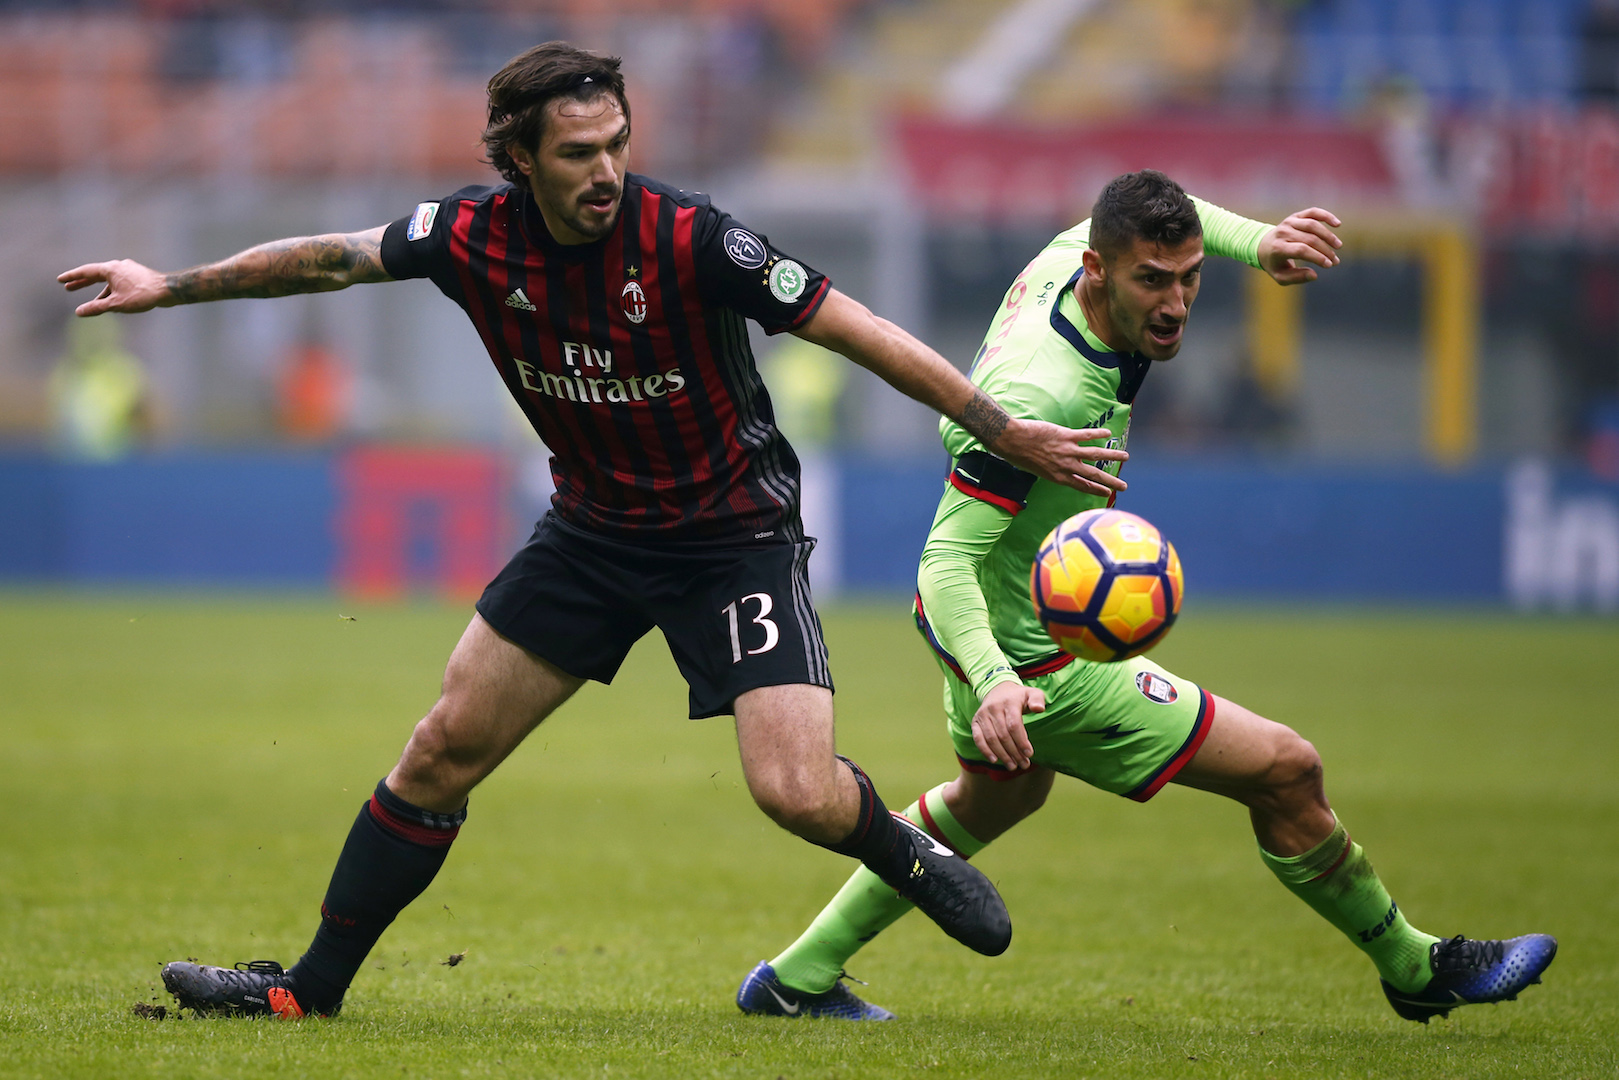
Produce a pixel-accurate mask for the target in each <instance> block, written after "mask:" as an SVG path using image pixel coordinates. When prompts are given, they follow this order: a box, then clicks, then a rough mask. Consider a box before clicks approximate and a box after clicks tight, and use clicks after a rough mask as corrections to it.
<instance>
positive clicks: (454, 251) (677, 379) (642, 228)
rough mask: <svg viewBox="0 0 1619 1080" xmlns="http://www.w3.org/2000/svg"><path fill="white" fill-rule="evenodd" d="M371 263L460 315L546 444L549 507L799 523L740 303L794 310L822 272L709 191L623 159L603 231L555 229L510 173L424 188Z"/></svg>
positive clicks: (756, 311)
mask: <svg viewBox="0 0 1619 1080" xmlns="http://www.w3.org/2000/svg"><path fill="white" fill-rule="evenodd" d="M382 263H383V267H384V268H385V269H386V270H387V272H388V273H389V274H390V275H391V276H393V277H395V278H419V277H427V278H431V279H432V281H433V282H434V284H436V285H437V286H438V287H439V289H440V290H441V291H442V292H443V293H444V294H445V295H446V296H448V297H449V298H450V299H452V300H454V301H455V302H456V303H458V304H460V305H461V307H462V308H463V309H464V310H465V311H466V313H467V314H468V315H469V316H470V317H471V318H472V322H473V324H474V325H475V326H476V327H477V328H478V334H479V336H480V337H482V338H483V343H484V346H485V347H486V348H487V349H488V350H489V356H490V359H492V360H493V361H494V363H495V367H496V368H497V369H499V371H500V375H501V378H502V379H503V380H504V381H505V383H506V387H507V389H509V390H510V391H511V394H512V397H514V398H515V399H516V400H517V403H518V405H519V406H521V407H522V409H523V412H524V414H525V415H527V417H528V419H529V422H530V423H531V424H533V425H534V430H535V431H537V432H538V433H539V435H540V438H541V439H543V440H544V441H545V445H546V446H547V447H549V448H550V450H551V454H552V457H551V473H552V476H553V477H554V479H555V481H556V495H555V496H553V498H552V505H553V507H554V509H555V511H556V512H557V513H558V514H560V515H561V516H562V517H563V518H564V519H565V520H567V521H568V522H570V523H571V524H574V525H578V526H581V527H583V528H586V529H592V530H596V531H598V532H604V533H609V534H612V535H615V536H620V537H625V538H637V539H643V540H658V539H665V540H715V541H724V542H738V541H741V542H751V541H756V540H797V539H800V538H802V536H803V526H802V525H801V524H800V522H799V516H798V506H799V490H798V489H799V467H798V458H797V456H796V455H795V454H794V453H793V450H792V448H791V447H790V446H788V445H787V441H786V439H784V438H783V437H782V434H781V432H780V431H779V430H778V429H777V427H776V421H775V414H774V412H773V410H772V408H771V404H770V395H769V394H768V393H767V392H766V391H765V386H764V383H763V381H762V380H761V379H760V378H759V372H758V369H757V367H756V365H755V363H754V358H753V350H752V349H751V348H750V346H749V344H748V333H747V326H746V324H745V323H744V321H743V320H744V318H749V319H753V320H755V321H757V322H758V323H759V324H760V325H761V326H762V327H763V328H764V329H765V331H766V332H768V333H772V334H775V333H780V332H781V331H784V330H792V329H795V328H797V327H799V326H802V325H803V324H804V323H805V322H806V321H807V320H808V319H809V318H810V317H811V316H812V315H814V313H815V311H816V310H817V309H818V308H819V307H820V305H821V302H822V301H823V300H824V299H825V298H826V294H827V293H828V291H829V290H830V289H831V283H830V282H829V281H828V280H827V279H826V278H825V277H824V276H823V275H821V274H819V273H817V272H815V271H814V270H812V269H810V268H809V267H806V266H804V265H803V264H802V263H800V262H797V261H795V260H793V259H791V258H788V257H787V256H786V255H784V254H782V253H781V252H779V251H777V250H776V249H775V248H773V247H771V245H770V242H769V241H768V240H767V239H766V238H765V237H764V236H762V235H760V234H759V233H757V232H754V231H752V230H750V229H748V228H746V227H745V226H743V225H741V224H739V223H738V222H737V221H736V220H735V219H733V218H731V217H730V216H729V215H727V214H725V213H723V212H721V211H720V210H718V209H716V208H715V207H714V206H713V205H711V204H710V202H709V200H708V197H707V196H706V195H701V194H697V193H694V192H687V191H681V190H679V189H677V188H673V187H670V186H668V185H666V184H661V183H659V182H657V181H655V180H650V179H648V178H646V177H643V176H637V175H635V174H633V173H632V174H630V175H628V176H626V177H625V182H624V197H623V202H622V204H621V208H620V211H619V216H618V221H617V223H616V225H615V226H614V229H613V231H612V233H610V234H609V235H608V236H606V237H605V238H603V239H601V240H597V241H593V242H591V243H588V244H578V245H564V244H559V243H557V242H556V240H554V239H553V238H552V237H551V234H550V232H549V231H548V230H547V229H546V226H545V221H544V219H543V218H542V217H541V215H540V211H539V208H538V206H537V205H536V204H535V202H534V198H533V196H532V195H531V194H530V193H529V192H528V191H527V190H526V189H523V188H519V187H516V186H514V185H512V184H498V185H495V186H493V187H469V188H463V189H462V190H460V191H458V192H456V193H455V194H454V195H451V196H450V197H449V198H447V199H443V200H441V201H439V202H424V203H422V204H421V205H419V206H417V208H416V212H415V213H414V214H412V215H411V216H410V217H406V218H401V219H399V220H398V221H396V222H394V223H393V224H391V225H389V226H388V228H387V231H386V232H385V233H384V235H383V241H382Z"/></svg>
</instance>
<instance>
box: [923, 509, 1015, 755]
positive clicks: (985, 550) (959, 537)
mask: <svg viewBox="0 0 1619 1080" xmlns="http://www.w3.org/2000/svg"><path fill="white" fill-rule="evenodd" d="M1011 523H1012V515H1011V514H1010V513H1008V512H1007V511H1005V510H1002V509H1000V508H999V507H995V506H991V505H990V504H989V503H986V502H980V501H979V500H977V499H974V498H970V497H969V496H967V495H964V494H962V493H961V492H960V491H957V490H956V489H955V488H946V489H945V493H944V498H943V499H942V500H941V501H940V503H939V512H938V514H937V515H936V516H935V517H934V519H933V528H932V529H931V530H930V531H929V532H928V542H927V546H926V547H924V548H923V549H922V564H921V566H920V567H919V568H918V570H917V574H916V593H917V596H918V597H920V598H921V601H922V607H923V610H924V611H925V612H927V619H928V626H929V627H930V628H931V629H932V630H933V636H934V637H935V638H936V639H937V640H938V642H939V645H940V646H941V647H942V648H943V649H944V650H945V652H947V653H949V654H950V655H951V657H952V658H954V659H955V661H956V664H957V665H958V666H959V667H960V669H961V673H962V675H963V676H965V677H966V679H967V680H968V682H970V683H971V684H972V688H973V693H974V694H976V695H977V697H978V710H977V712H975V713H974V714H973V721H972V724H973V743H974V744H975V745H976V746H977V747H978V750H979V753H981V754H983V755H984V757H985V758H986V759H988V760H989V761H992V762H996V763H1004V764H1006V765H1009V766H1011V767H1012V768H1014V769H1026V768H1028V767H1029V766H1030V765H1031V764H1033V760H1034V759H1033V754H1034V747H1033V746H1032V745H1031V744H1030V742H1029V735H1028V732H1026V731H1025V730H1024V729H1023V717H1024V714H1026V713H1031V712H1043V711H1044V710H1045V707H1046V698H1045V694H1044V693H1042V692H1041V691H1039V690H1037V689H1035V688H1034V687H1032V686H1025V685H1024V684H1023V681H1022V680H1021V679H1019V678H1018V676H1017V673H1016V672H1015V671H1013V670H1012V664H1011V661H1009V660H1008V659H1007V658H1006V654H1005V653H1003V652H1001V647H1000V645H999V644H998V643H997V642H996V640H995V634H994V632H993V631H991V629H990V625H989V605H988V603H986V602H985V600H984V591H983V588H982V587H981V586H980V585H979V583H978V564H979V563H981V562H983V561H984V557H985V556H986V555H988V554H989V551H990V549H991V548H993V547H994V546H995V542H996V541H997V540H999V539H1000V537H1001V534H1002V533H1004V532H1005V531H1006V527H1007V526H1008V525H1010V524H1011Z"/></svg>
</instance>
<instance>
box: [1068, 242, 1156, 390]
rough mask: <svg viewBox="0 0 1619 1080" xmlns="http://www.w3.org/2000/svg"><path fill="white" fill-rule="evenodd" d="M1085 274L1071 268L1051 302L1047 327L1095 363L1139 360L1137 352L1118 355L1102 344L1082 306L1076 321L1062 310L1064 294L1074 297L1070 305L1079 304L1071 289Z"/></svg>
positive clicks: (1105, 364)
mask: <svg viewBox="0 0 1619 1080" xmlns="http://www.w3.org/2000/svg"><path fill="white" fill-rule="evenodd" d="M1084 276H1085V268H1084V267H1083V266H1081V267H1080V268H1079V269H1078V270H1075V271H1074V276H1073V277H1071V278H1069V279H1068V284H1066V285H1064V286H1063V287H1062V288H1061V289H1060V290H1059V291H1058V293H1057V302H1056V303H1054V304H1052V305H1051V328H1052V329H1053V330H1055V331H1057V333H1059V334H1061V335H1062V336H1063V340H1064V341H1066V342H1068V344H1070V345H1072V346H1073V347H1074V348H1075V349H1078V350H1079V353H1080V355H1081V356H1083V357H1085V359H1087V360H1089V361H1090V362H1091V363H1093V364H1095V365H1097V366H1098V367H1105V368H1116V367H1118V366H1119V363H1120V360H1121V359H1122V360H1127V361H1130V362H1132V363H1139V362H1141V360H1142V357H1141V354H1140V353H1130V354H1129V355H1127V356H1126V355H1122V354H1120V353H1118V352H1115V351H1114V350H1112V349H1110V348H1108V347H1107V346H1106V345H1105V344H1103V342H1102V339H1101V338H1099V337H1097V336H1096V333H1095V332H1094V331H1093V330H1091V327H1090V324H1089V323H1087V322H1086V321H1085V314H1084V310H1083V309H1080V311H1079V320H1078V322H1077V323H1076V322H1075V321H1074V320H1072V319H1070V318H1069V317H1068V316H1067V315H1064V314H1063V311H1062V302H1063V299H1064V298H1065V297H1069V296H1072V297H1073V298H1074V306H1075V307H1076V308H1079V296H1078V295H1077V294H1076V293H1075V292H1074V286H1075V285H1076V284H1078V283H1079V279H1080V278H1082V277H1084Z"/></svg>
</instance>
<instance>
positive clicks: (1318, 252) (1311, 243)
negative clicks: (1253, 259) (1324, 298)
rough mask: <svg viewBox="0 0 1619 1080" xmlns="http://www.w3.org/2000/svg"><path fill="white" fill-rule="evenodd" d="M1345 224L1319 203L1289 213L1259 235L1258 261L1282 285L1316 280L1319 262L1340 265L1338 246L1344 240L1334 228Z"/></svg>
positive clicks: (1324, 267) (1323, 266)
mask: <svg viewBox="0 0 1619 1080" xmlns="http://www.w3.org/2000/svg"><path fill="white" fill-rule="evenodd" d="M1342 225H1343V222H1341V221H1339V220H1338V217H1337V215H1336V214H1333V213H1331V212H1330V211H1327V210H1323V209H1321V208H1320V207H1319V206H1312V207H1310V208H1309V209H1308V210H1300V211H1299V212H1298V213H1296V214H1289V215H1288V216H1287V217H1285V218H1283V219H1282V223H1281V224H1280V225H1278V226H1276V227H1275V228H1274V229H1272V230H1271V231H1270V232H1268V233H1266V234H1265V235H1264V236H1262V237H1260V239H1259V265H1260V267H1261V268H1262V269H1263V270H1264V271H1265V273H1267V274H1269V275H1270V276H1271V277H1273V278H1275V279H1276V280H1277V281H1278V282H1280V283H1281V284H1283V285H1302V284H1304V283H1305V282H1306V281H1314V280H1315V279H1316V270H1315V267H1316V266H1319V267H1321V268H1322V269H1326V268H1328V267H1332V266H1337V265H1338V249H1339V248H1341V247H1343V246H1344V242H1343V241H1342V240H1340V239H1338V234H1337V233H1335V232H1333V231H1332V230H1333V229H1336V228H1339V227H1340V226H1342ZM1306 263H1313V264H1314V265H1313V266H1307V265H1305V264H1306Z"/></svg>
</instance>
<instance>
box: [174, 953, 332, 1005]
mask: <svg viewBox="0 0 1619 1080" xmlns="http://www.w3.org/2000/svg"><path fill="white" fill-rule="evenodd" d="M163 986H164V987H165V988H166V989H167V990H168V992H169V993H171V994H173V995H174V1000H175V1001H176V1002H178V1003H179V1006H180V1008H182V1009H190V1010H192V1011H193V1012H195V1013H197V1014H198V1015H199V1016H216V1015H224V1016H276V1017H280V1018H281V1019H283V1020H301V1019H303V1018H304V1016H306V1015H309V1013H308V1010H306V1009H305V1008H304V1007H303V1006H302V1005H300V1004H299V1003H298V997H297V993H298V990H297V987H296V986H295V985H294V984H293V981H292V976H290V975H288V974H287V973H286V972H285V971H284V970H282V967H281V965H280V964H278V963H276V962H275V961H274V960H254V961H252V962H251V963H247V964H237V965H236V966H235V967H234V968H222V967H212V966H210V965H207V964H193V963H190V962H188V961H184V960H176V961H175V962H174V963H172V964H164V965H163ZM342 1007H343V1003H342V1002H338V1004H337V1005H336V1006H335V1007H333V1009H332V1010H331V1012H328V1013H315V1014H313V1015H316V1016H332V1015H335V1014H336V1013H337V1011H338V1009H341V1008H342Z"/></svg>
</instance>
